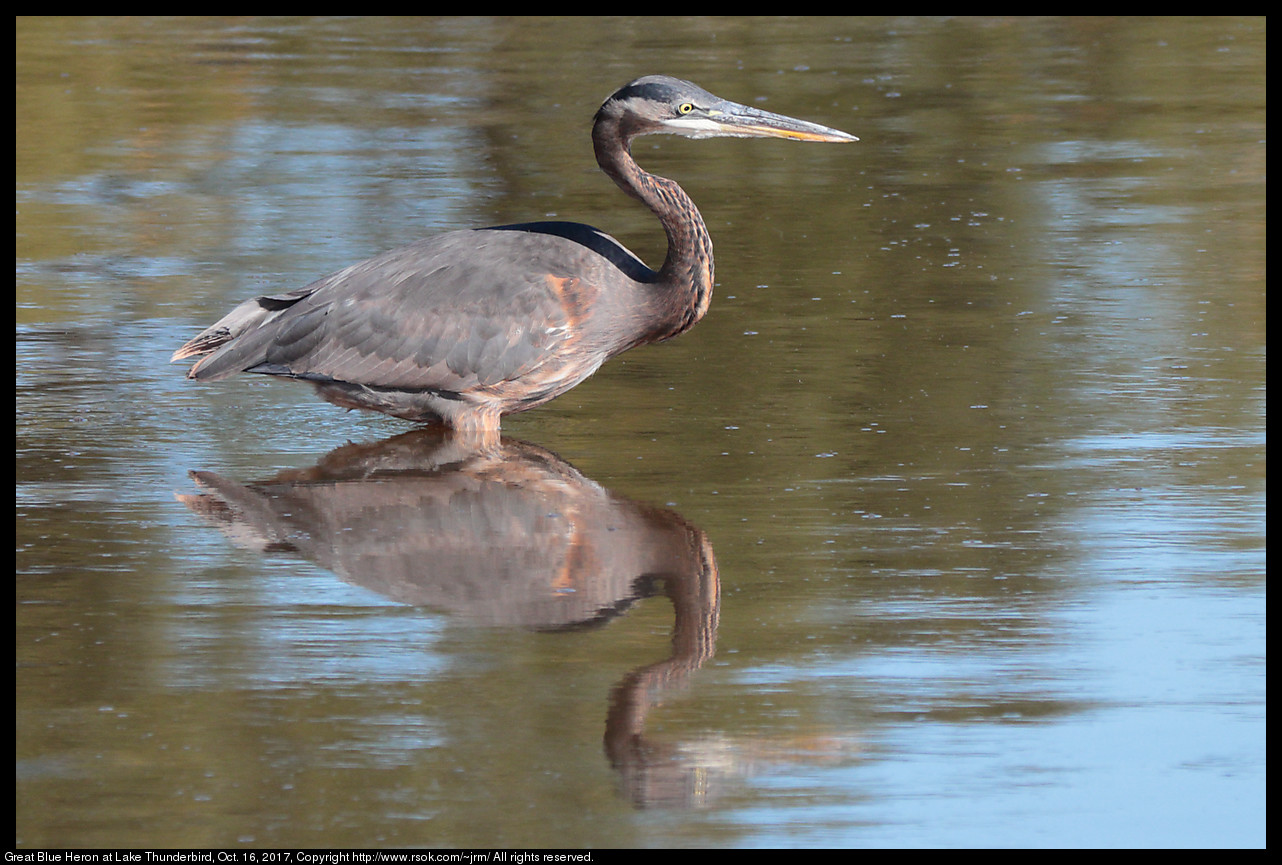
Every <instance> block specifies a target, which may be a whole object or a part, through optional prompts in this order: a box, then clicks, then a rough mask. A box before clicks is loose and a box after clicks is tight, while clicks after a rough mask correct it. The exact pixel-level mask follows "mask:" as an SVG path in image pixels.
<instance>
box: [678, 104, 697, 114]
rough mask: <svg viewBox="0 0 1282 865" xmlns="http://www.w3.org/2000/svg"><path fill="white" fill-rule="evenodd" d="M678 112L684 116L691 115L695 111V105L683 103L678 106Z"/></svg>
mask: <svg viewBox="0 0 1282 865" xmlns="http://www.w3.org/2000/svg"><path fill="white" fill-rule="evenodd" d="M677 111H680V112H681V113H682V114H689V113H690V112H691V111H694V105H693V104H692V103H690V102H682V103H681V104H680V105H678V106H677Z"/></svg>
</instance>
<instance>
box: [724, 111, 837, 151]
mask: <svg viewBox="0 0 1282 865" xmlns="http://www.w3.org/2000/svg"><path fill="white" fill-rule="evenodd" d="M705 122H706V123H708V124H709V125H710V126H712V127H714V128H715V131H709V132H708V134H709V135H711V136H734V137H738V138H791V139H792V140H794V141H827V142H831V143H839V142H845V141H858V140H859V139H858V138H856V137H855V136H853V135H851V134H849V133H847V132H842V131H841V130H839V129H831V128H829V127H827V126H820V125H819V124H818V123H810V122H808V121H805V120H797V119H796V118H795V117H785V116H784V115H782V114H773V113H771V112H769V111H762V110H760V109H758V108H749V107H748V106H747V105H740V104H739V103H737V102H723V103H721V104H719V105H717V106H716V107H714V108H712V109H709V111H708V113H707V116H706V120H705Z"/></svg>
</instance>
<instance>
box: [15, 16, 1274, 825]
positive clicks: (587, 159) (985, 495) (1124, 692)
mask: <svg viewBox="0 0 1282 865" xmlns="http://www.w3.org/2000/svg"><path fill="white" fill-rule="evenodd" d="M16 45H17V65H16V70H17V73H16V74H17V79H16V80H17V89H16V93H17V112H16V115H17V152H16V214H17V217H16V271H17V290H16V293H17V302H16V361H17V365H16V378H17V411H16V425H17V440H16V456H15V462H16V473H17V485H16V504H17V508H16V517H17V519H16V531H17V537H16V547H17V557H16V560H17V564H16V585H17V593H16V594H17V598H16V601H17V606H16V621H15V624H16V637H15V645H16V656H17V657H16V660H17V681H16V698H17V744H16V757H17V775H16V781H17V784H16V792H17V803H18V804H17V806H16V835H15V844H16V845H18V846H20V847H84V846H92V847H117V846H125V847H136V846H146V847H189V846H197V847H203V846H213V847H238V846H244V847H299V846H302V847H334V846H388V847H390V846H401V847H445V846H464V847H469V846H480V847H508V846H516V847H522V846H555V847H580V846H586V847H620V846H641V847H671V846H689V847H705V846H727V847H736V846H737V847H761V846H820V845H822V846H851V847H865V846H870V847H871V846H972V845H978V846H1078V845H1086V846H1099V845H1110V846H1112V845H1124V846H1262V845H1263V844H1264V843H1265V675H1266V674H1265V665H1266V661H1265V576H1264V574H1265V548H1266V541H1265V483H1266V482H1265V476H1266V462H1265V445H1266V433H1265V411H1266V410H1265V401H1266V398H1265V311H1266V310H1265V252H1264V248H1265V23H1264V20H1263V19H1262V18H1259V19H1225V18H1213V19H1124V20H1116V19H1093V18H1074V19H1067V20H1065V19H995V20H994V19H969V20H968V19H928V20H920V19H859V20H842V19H783V20H780V19H747V20H740V19H675V20H673V19H604V20H598V19H585V18H575V19H569V20H565V19H513V18H492V19H447V20H435V19H375V20H351V19H312V18H304V19H257V18H250V19H163V20H160V19H145V18H143V19H137V18H135V19H78V18H56V19H38V18H25V19H23V18H20V19H18V21H17V42H16ZM651 72H665V73H668V74H673V75H678V76H680V77H684V78H689V79H691V80H694V81H697V82H698V83H700V84H701V85H703V86H704V87H707V88H708V89H710V90H712V91H713V92H715V93H717V94H719V95H721V96H725V97H726V98H729V99H734V100H736V101H740V102H746V103H749V104H753V105H758V106H761V107H765V108H768V109H770V110H773V111H777V112H781V113H785V114H789V115H793V116H797V117H801V118H805V119H809V120H813V121H816V122H819V123H823V124H826V125H829V126H834V127H837V128H840V129H844V130H846V131H849V132H851V133H853V134H855V135H858V136H859V137H860V138H861V141H860V143H858V144H853V145H844V146H840V147H837V146H827V145H817V144H795V143H791V142H781V141H743V140H723V141H686V140H680V139H673V138H647V139H642V140H641V141H639V142H638V144H637V147H636V155H637V157H638V159H639V161H640V162H641V163H642V165H643V166H644V167H646V168H647V169H649V170H651V171H654V172H657V173H660V174H664V175H665V176H669V177H673V178H675V179H677V180H679V181H680V182H681V183H682V185H683V186H684V187H685V188H686V190H687V191H688V192H690V194H691V196H692V197H693V198H694V200H695V201H696V202H697V203H698V205H699V207H700V209H701V210H702V212H703V214H704V216H705V218H706V219H707V222H708V227H709V230H710V232H711V234H712V237H713V240H714V242H715V244H716V248H717V256H718V257H717V265H718V267H717V287H716V294H715V297H714V300H713V305H712V310H711V312H710V313H709V315H708V317H707V319H706V320H705V321H704V322H702V323H701V324H700V325H699V326H698V327H697V328H695V329H694V330H693V331H691V332H690V333H689V334H686V335H685V336H683V337H681V338H680V339H678V340H675V341H673V342H670V343H666V344H664V345H662V346H656V347H649V348H644V349H639V350H636V351H634V352H631V353H629V354H627V355H625V356H623V357H622V358H619V359H616V360H615V361H613V362H611V363H609V364H607V365H606V366H605V367H604V368H603V369H602V370H601V371H600V372H599V373H598V374H597V375H596V376H595V377H594V378H592V379H591V380H589V381H588V382H587V383H585V384H583V385H582V386H580V387H579V388H577V389H575V390H574V391H572V392H570V393H569V394H567V395H565V396H563V397H561V398H560V399H558V400H556V401H555V402H553V403H550V404H549V405H547V406H544V407H542V408H540V409H538V410H535V411H533V412H530V413H527V414H525V415H520V416H516V417H513V418H511V419H510V420H509V421H508V422H507V423H505V425H504V432H505V434H506V435H507V436H509V437H510V438H508V439H506V440H505V442H504V444H503V447H502V448H500V449H498V450H496V451H494V452H492V453H488V454H483V455H475V454H473V455H468V454H462V453H458V452H457V450H456V449H454V448H452V446H451V443H450V442H448V441H443V440H441V439H440V438H439V437H436V436H433V435H431V434H430V433H423V432H414V431H413V428H412V427H411V426H410V425H408V424H405V423H404V422H400V421H396V420H393V419H389V418H383V417H376V416H369V415H358V414H357V413H345V412H343V411H341V410H339V409H337V408H335V407H333V406H330V405H328V404H326V403H323V402H321V401H319V400H317V399H316V398H315V397H314V396H313V395H312V393H311V391H310V389H309V388H307V387H305V386H302V385H299V384H295V383H290V382H282V381H273V380H266V379H265V378H264V377H250V376H247V377H243V378H241V379H230V380H227V381H224V382H221V383H217V384H212V385H197V384H194V383H189V382H186V381H185V380H184V379H183V373H184V368H183V367H180V366H170V365H169V364H168V363H167V361H168V358H169V355H170V354H171V353H172V352H173V350H174V349H175V348H176V347H177V346H178V345H180V344H181V343H182V342H184V341H185V340H186V339H188V338H190V337H191V336H192V335H194V334H195V333H196V332H198V331H199V330H200V329H202V328H203V327H205V326H207V325H209V324H210V323H212V322H213V321H214V320H215V319H216V318H218V317H219V316H220V315H221V314H222V313H223V312H225V311H226V310H227V309H229V308H230V307H231V306H232V305H234V304H236V303H237V302H239V301H240V300H242V299H244V298H247V297H249V296H252V295H255V294H262V293H271V292H276V291H281V290H287V289H291V288H296V287H300V286H302V285H304V284H306V283H307V282H309V281H311V280H312V279H314V278H316V277H318V276H321V275H324V274H326V273H329V272H331V271H333V270H336V269H338V268H340V267H343V266H345V265H348V264H351V263H353V262H355V261H358V260H360V259H363V258H366V257H368V256H371V255H374V254H376V253H378V252H381V251H383V250H386V249H389V248H392V247H394V246H397V245H400V244H403V243H408V242H411V241H413V240H416V239H419V238H421V237H425V236H428V235H431V234H434V233H437V232H439V231H443V230H447V229H451V228H457V227H464V226H481V225H487V224H499V223H504V222H514V221H527V220H534V219H549V218H550V219H568V220H575V221H582V222H588V223H591V224H594V225H597V226H600V227H601V228H603V229H604V230H606V231H609V232H610V233H611V234H613V235H615V236H616V237H618V238H619V239H620V240H622V241H623V242H625V243H627V244H628V245H629V246H631V247H632V248H633V249H634V250H636V251H637V253H638V254H639V255H641V256H642V257H644V258H646V259H647V260H648V261H651V262H652V263H656V264H657V263H658V262H659V261H661V260H662V257H663V234H662V231H661V230H660V229H659V227H658V224H657V222H656V221H655V220H654V218H653V217H652V216H651V215H650V214H649V213H648V212H647V211H645V210H644V208H641V207H640V206H638V205H637V204H636V203H635V202H633V201H631V200H630V199H628V198H627V197H625V196H624V195H622V194H621V193H620V192H619V191H618V190H617V189H616V188H614V187H613V186H612V185H611V184H610V182H609V180H608V179H607V178H605V176H604V175H602V174H601V173H600V172H599V171H598V170H597V169H596V166H595V164H594V162H593V159H592V149H591V143H590V140H589V138H588V129H589V124H590V121H591V118H592V115H593V112H594V111H595V110H596V108H597V107H598V106H599V105H600V103H601V101H602V100H603V99H604V98H605V97H606V96H607V95H609V93H610V92H612V91H613V90H614V89H615V88H616V87H618V86H619V85H621V84H623V83H624V82H626V81H628V80H630V79H632V78H634V77H636V76H638V75H641V74H646V73H651Z"/></svg>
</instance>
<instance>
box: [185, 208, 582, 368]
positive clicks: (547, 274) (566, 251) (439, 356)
mask: <svg viewBox="0 0 1282 865" xmlns="http://www.w3.org/2000/svg"><path fill="white" fill-rule="evenodd" d="M584 255H589V256H590V255H592V253H591V252H590V251H588V250H585V248H584V247H582V246H580V245H578V244H576V243H574V242H573V241H571V240H569V239H567V238H561V237H556V236H551V235H548V234H542V233H532V232H527V231H510V230H509V231H502V230H492V229H482V230H477V231H458V232H451V233H449V234H444V235H440V236H438V237H434V238H431V239H429V240H424V241H421V242H419V243H416V244H412V245H410V246H406V247H402V248H400V249H395V250H392V251H391V252H388V253H384V254H383V255H380V256H377V257H375V258H371V259H369V260H367V261H364V262H361V263H360V264H356V265H353V266H351V267H349V268H346V269H344V270H341V271H339V272H337V273H334V274H331V275H330V276H327V277H325V278H323V279H320V280H317V281H316V282H314V283H312V284H311V285H309V286H307V287H305V288H302V289H299V290H298V291H294V292H289V293H286V294H279V295H271V296H265V297H259V298H254V299H253V300H250V301H246V302H245V303H243V304H241V305H240V306H238V307H237V308H236V309H234V310H232V312H231V313H229V314H228V315H227V316H226V317H224V318H223V319H222V320H221V321H219V322H218V323H217V324H215V325H214V326H213V327H211V328H209V329H208V330H206V331H204V332H203V333H201V334H200V335H198V336H197V337H196V338H195V339H193V340H191V341H190V342H188V343H187V344H186V345H184V346H183V347H182V348H181V349H179V350H178V352H177V353H175V355H174V359H175V360H179V359H182V358H184V357H191V356H194V355H198V354H207V355H208V356H206V357H205V358H204V359H203V360H201V361H200V362H199V363H197V364H196V365H195V366H194V367H193V368H192V370H191V372H190V373H189V374H188V376H189V377H190V378H194V379H201V380H217V379H220V378H225V377H227V376H229V375H233V374H235V373H238V372H262V373H269V374H275V375H290V376H295V377H298V378H306V379H312V380H319V381H323V380H337V381H344V382H351V383H355V384H364V385H371V386H376V387H387V388H395V389H404V390H421V389H435V390H448V391H455V392H460V393H462V392H466V391H467V390H469V389H470V388H473V387H476V386H478V385H479V386H490V385H494V384H497V383H499V382H502V381H510V380H513V379H515V378H518V377H520V376H523V375H526V374H528V373H530V372H532V371H534V370H537V369H538V368H539V367H540V366H542V365H544V364H545V363H549V362H552V361H553V360H555V359H556V358H557V357H558V356H559V355H560V354H561V350H562V349H563V348H564V347H565V345H566V344H567V343H568V342H569V341H570V340H572V339H573V337H574V333H573V330H574V327H575V325H576V318H577V317H578V315H579V311H578V310H576V309H575V308H574V304H573V302H572V301H573V300H574V298H573V297H570V296H569V295H568V294H567V293H566V292H565V291H564V284H565V282H566V281H565V280H564V279H561V278H558V276H559V275H560V274H565V273H566V272H567V270H568V271H570V272H573V269H572V268H570V267H569V265H571V264H573V259H574V257H576V256H577V257H580V258H581V257H583V256H584ZM558 272H559V273H558ZM211 352H212V353H211Z"/></svg>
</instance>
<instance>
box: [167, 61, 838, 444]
mask: <svg viewBox="0 0 1282 865" xmlns="http://www.w3.org/2000/svg"><path fill="white" fill-rule="evenodd" d="M654 133H671V134H675V135H683V136H685V137H687V138H715V137H727V136H731V137H741V138H753V137H756V138H766V137H770V138H791V139H795V140H799V141H829V142H840V141H857V140H858V139H856V138H855V137H854V136H853V135H848V134H846V133H845V132H839V131H837V130H835V129H829V128H828V127H826V126H819V125H817V124H814V123H806V122H804V121H801V120H794V119H792V118H789V117H783V116H781V115H778V114H771V113H769V112H766V111H760V110H758V109H755V108H749V107H747V106H744V105H738V104H736V103H733V102H727V101H725V100H723V99H719V98H717V97H716V96H713V95H712V94H711V93H708V92H707V91H706V90H703V89H702V88H700V87H697V86H695V85H694V84H691V83H690V82H688V81H680V80H678V79H676V78H668V77H666V76H662V75H651V76H647V77H644V78H638V79H637V80H636V81H633V82H632V83H630V84H628V85H626V86H624V87H623V88H622V89H621V90H619V91H618V92H616V93H615V94H614V95H613V96H611V97H610V98H609V99H607V100H606V101H605V104H604V105H602V106H601V109H600V110H599V111H598V112H597V114H596V121H595V123H594V124H593V127H592V142H593V144H594V146H595V148H596V157H597V162H598V163H599V164H600V166H601V168H602V170H604V171H605V173H606V174H608V175H609V176H610V178H611V179H612V180H614V182H615V183H617V184H618V185H619V186H620V187H621V188H622V189H623V191H624V192H627V193H628V194H629V195H631V196H632V197H634V198H636V199H638V200H639V201H641V202H642V203H644V204H645V205H646V206H647V207H649V208H650V209H651V210H652V211H653V212H654V214H655V216H657V217H658V218H659V221H660V222H661V223H662V224H663V229H664V231H665V232H666V233H667V236H668V255H667V258H666V259H665V260H664V262H663V266H662V267H661V268H660V269H659V270H658V271H653V270H650V269H649V268H648V267H646V266H645V265H644V264H643V263H642V262H641V260H640V259H638V258H637V257H636V256H635V255H633V254H632V253H631V252H629V251H628V250H627V249H626V248H624V247H623V245H622V244H620V243H619V242H618V241H616V240H614V238H612V237H610V236H609V235H606V234H604V233H602V232H600V231H597V230H596V229H594V228H591V227H589V226H586V225H579V224H577V223H569V222H536V223H526V224H522V225H507V226H500V227H498V228H487V229H480V230H474V231H455V232H451V233H449V234H443V235H439V236H437V237H434V238H430V239H428V240H424V241H420V242H419V243H415V244H412V245H410V246H406V247H402V248H400V249H395V250H392V251H391V252H387V253H384V254H382V255H379V256H376V257H374V258H371V259H369V260H368V261H363V262H361V263H360V264H355V265H352V266H351V267H348V268H346V269H345V270H340V271H339V272H338V273H334V274H331V275H330V276H327V277H325V278H323V279H320V280H317V281H316V282H314V283H312V284H311V285H309V286H307V287H305V288H301V289H299V290H297V291H292V292H288V293H285V294H277V295H269V296H266V297H258V298H254V299H252V300H248V301H246V302H245V303H242V304H241V305H240V306H238V307H236V308H235V309H234V310H232V311H231V312H230V313H229V314H228V315H226V316H225V317H224V318H223V319H222V320H221V321H219V322H218V323H216V324H215V325H214V326H213V327H210V328H209V329H208V330H205V331H204V332H203V333H201V334H199V335H198V336H196V337H195V338H194V339H192V340H191V341H189V342H188V343H187V344H185V345H184V346H183V347H182V348H180V349H178V351H177V352H175V353H174V356H173V359H174V360H181V359H184V358H189V357H195V356H199V355H206V356H205V357H203V358H202V359H201V360H200V361H199V362H197V363H196V365H195V366H193V367H192V369H191V371H190V372H189V373H188V374H187V377H188V378H193V379H198V380H206V381H216V380H218V379H221V378H225V377H227V376H229V375H233V374H235V373H238V372H256V373H265V374H267V375H281V376H286V377H289V378H297V379H303V380H305V381H309V382H311V383H312V384H314V385H315V386H316V388H317V390H318V391H319V393H320V395H321V396H322V397H324V398H325V399H327V400H329V401H330V402H333V403H336V404H338V405H341V406H344V407H347V408H363V409H372V410H374V411H381V412H385V413H387V414H391V415H395V416H397V417H401V418H406V419H409V420H415V421H427V422H433V423H445V424H448V425H449V426H451V427H454V428H456V429H466V430H480V431H485V432H493V431H495V430H497V429H498V425H499V417H500V416H501V415H504V414H510V413H512V412H518V411H524V410H525V409H529V408H533V407H534V406H537V405H541V404H542V403H545V402H547V401H548V400H550V399H552V398H553V397H556V396H558V395H560V394H562V393H564V392H565V391H567V390H569V389H570V388H572V387H574V386H575V385H576V384H578V383H579V382H581V381H583V380H584V379H585V378H587V377H588V376H590V375H591V374H592V373H593V372H595V371H596V369H597V368H598V367H599V366H601V364H602V363H603V362H605V360H606V359H607V358H610V357H613V356H614V355H616V354H619V353H620V352H623V351H626V350H627V349H629V348H632V347H634V346H638V345H644V344H646V343H651V342H657V341H659V340H664V339H669V338H671V337H674V336H676V335H678V334H680V333H683V332H685V331H686V330H688V329H689V328H690V327H692V326H693V325H694V324H695V322H697V321H698V320H699V319H700V318H702V317H703V315H704V313H705V312H707V310H708V303H709V301H710V299H711V295H712V242H711V240H710V239H709V237H708V231H707V228H706V226H705V225H704V223H703V219H702V217H700V216H699V211H698V210H697V209H696V208H695V206H694V203H693V202H692V201H691V200H690V198H689V196H687V195H686V194H685V192H684V191H683V190H682V189H681V187H680V186H678V185H677V184H676V183H674V182H673V181H671V180H667V179H665V178H662V177H656V176H655V175H653V174H648V173H646V172H645V171H643V170H641V168H640V167H639V166H638V165H637V163H636V162H635V161H634V160H633V158H632V154H631V142H632V139H633V138H635V137H636V136H638V135H649V134H654Z"/></svg>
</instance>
